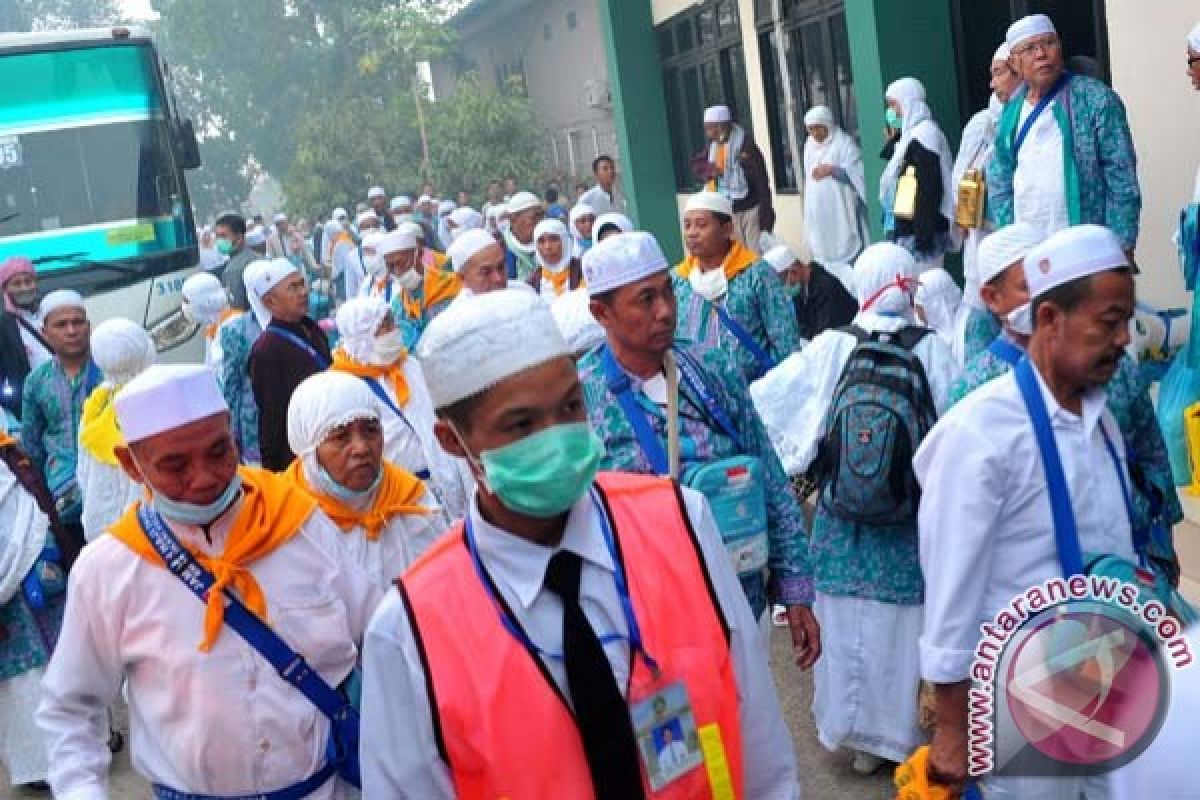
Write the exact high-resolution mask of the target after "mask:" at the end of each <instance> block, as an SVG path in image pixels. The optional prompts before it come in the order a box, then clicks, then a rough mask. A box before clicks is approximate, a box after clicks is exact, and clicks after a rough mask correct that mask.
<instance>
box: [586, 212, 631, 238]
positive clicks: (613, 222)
mask: <svg viewBox="0 0 1200 800" xmlns="http://www.w3.org/2000/svg"><path fill="white" fill-rule="evenodd" d="M608 227H614V228H616V229H617V230H618V231H620V232H621V233H629V232H630V231H632V230H633V221H632V220H630V219H629V217H627V216H625V215H624V214H619V213H617V212H616V211H610V212H608V213H607V214H601V215H600V216H599V217H597V218H596V223H595V224H594V225H592V238H593V239H599V238H600V234H601V233H603V232H604V229H605V228H608Z"/></svg>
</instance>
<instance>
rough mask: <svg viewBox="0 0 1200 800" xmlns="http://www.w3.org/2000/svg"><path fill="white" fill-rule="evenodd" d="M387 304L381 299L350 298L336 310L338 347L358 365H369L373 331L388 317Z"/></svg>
mask: <svg viewBox="0 0 1200 800" xmlns="http://www.w3.org/2000/svg"><path fill="white" fill-rule="evenodd" d="M388 311H389V308H388V304H387V301H385V300H384V299H383V298H382V297H379V296H377V295H376V296H372V297H352V298H350V299H349V300H347V301H346V302H344V303H342V305H341V307H339V308H338V310H337V316H336V317H335V321H336V322H337V330H338V335H339V336H341V337H342V338H341V340H340V341H339V342H338V346H339V347H341V348H342V349H343V350H345V351H346V355H348V356H350V357H351V358H352V359H354V360H355V361H357V362H358V363H360V364H369V363H370V359H371V353H372V350H373V346H374V343H375V331H377V330H379V323H381V322H383V318H384V317H386V316H387V315H388Z"/></svg>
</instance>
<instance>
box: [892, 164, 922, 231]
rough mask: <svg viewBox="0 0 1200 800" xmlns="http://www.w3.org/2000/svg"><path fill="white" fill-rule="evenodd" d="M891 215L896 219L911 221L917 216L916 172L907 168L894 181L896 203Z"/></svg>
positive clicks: (893, 205)
mask: <svg viewBox="0 0 1200 800" xmlns="http://www.w3.org/2000/svg"><path fill="white" fill-rule="evenodd" d="M892 213H893V214H895V215H896V218H897V219H907V220H912V218H913V217H915V216H916V215H917V170H916V168H915V167H909V168H908V169H906V170H904V174H903V175H901V176H900V178H899V180H897V181H896V202H895V203H893V204H892Z"/></svg>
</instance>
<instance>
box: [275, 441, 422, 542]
mask: <svg viewBox="0 0 1200 800" xmlns="http://www.w3.org/2000/svg"><path fill="white" fill-rule="evenodd" d="M284 475H285V476H286V477H287V478H288V480H290V481H291V482H292V483H293V484H294V485H295V486H297V487H298V488H300V489H302V490H303V491H304V492H305V493H307V494H309V495H311V496H312V497H313V498H315V499H316V501H317V504H318V505H320V506H321V510H322V511H324V512H325V515H326V516H327V517H329V518H330V519H331V520H333V524H334V525H337V526H338V527H339V528H341V530H342V532H343V533H348V532H349V531H352V530H354V529H355V528H356V527H358V526H360V525H361V526H362V527H363V529H364V530H366V532H367V541H370V542H374V541H377V540H378V539H379V535H380V534H381V533H383V528H384V526H385V525H387V524H388V523H389V522H391V521H392V518H393V517H397V516H400V515H401V514H429V513H432V511H433V509H430V508H426V507H425V506H422V505H417V501H418V500H420V499H421V497H422V496H424V494H425V484H424V483H423V482H422V481H421V479H420V478H418V477H417V476H416V475H413V474H412V473H411V472H409V471H408V470H406V469H401V468H400V467H398V466H396V465H395V464H393V463H391V462H390V461H384V462H383V480H381V481H380V482H379V489H378V491H376V493H375V502H374V503H372V504H371V507H370V508H368V509H366V510H365V511H358V510H356V509H353V508H351V507H350V506H347V505H345V504H343V503H342V501H340V500H338V499H337V498H336V497H330V496H328V495H326V494H323V493H321V492H318V491H317V490H316V489H314V488H313V487H312V486H311V485H309V483H308V479H307V478H306V477H305V476H304V466H303V465H302V464H301V462H300V459H296V460H295V461H293V462H292V465H291V466H290V467H288V469H287V472H285V473H284Z"/></svg>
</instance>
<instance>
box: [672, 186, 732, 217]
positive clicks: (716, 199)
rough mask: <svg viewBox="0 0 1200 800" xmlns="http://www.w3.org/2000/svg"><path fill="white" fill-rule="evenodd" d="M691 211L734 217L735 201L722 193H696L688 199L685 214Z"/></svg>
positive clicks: (684, 209) (684, 208)
mask: <svg viewBox="0 0 1200 800" xmlns="http://www.w3.org/2000/svg"><path fill="white" fill-rule="evenodd" d="M689 211H711V212H713V213H714V214H724V215H725V216H727V217H732V216H733V201H732V200H730V199H729V197H728V196H727V195H724V194H721V193H720V192H696V193H695V194H694V195H692V196H691V197H689V198H688V201H687V205H685V206H684V207H683V213H685V214H686V213H687V212H689Z"/></svg>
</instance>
